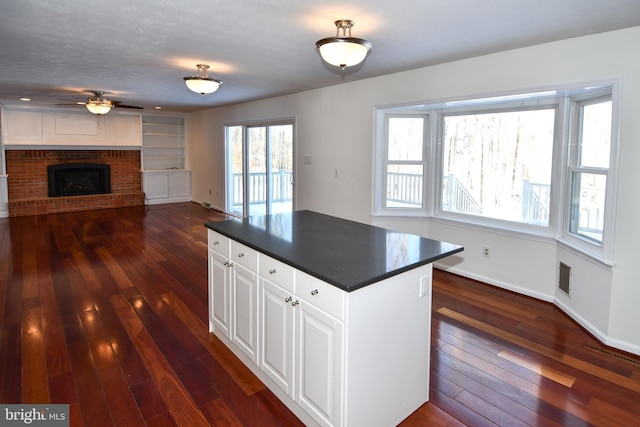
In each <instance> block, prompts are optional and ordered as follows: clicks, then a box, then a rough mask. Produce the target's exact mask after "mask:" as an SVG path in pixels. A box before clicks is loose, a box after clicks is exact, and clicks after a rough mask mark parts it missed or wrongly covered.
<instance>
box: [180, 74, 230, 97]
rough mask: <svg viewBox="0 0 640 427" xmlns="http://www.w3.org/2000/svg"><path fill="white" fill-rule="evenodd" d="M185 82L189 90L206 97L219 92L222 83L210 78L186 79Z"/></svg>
mask: <svg viewBox="0 0 640 427" xmlns="http://www.w3.org/2000/svg"><path fill="white" fill-rule="evenodd" d="M184 82H185V84H186V85H187V87H188V88H189V90H191V91H193V92H196V93H199V94H201V95H205V94H207V93H213V92H215V91H217V90H218V88H219V87H220V85H221V84H222V82H221V81H220V80H216V79H212V78H210V77H185V78H184Z"/></svg>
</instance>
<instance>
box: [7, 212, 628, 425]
mask: <svg viewBox="0 0 640 427" xmlns="http://www.w3.org/2000/svg"><path fill="white" fill-rule="evenodd" d="M223 218H224V216H222V215H221V214H218V213H215V212H213V211H210V210H206V209H203V208H201V207H200V206H199V205H196V204H193V203H183V204H173V205H157V206H152V207H136V208H124V209H108V210H97V211H89V212H81V213H66V214H56V215H47V216H32V217H22V218H11V219H0V380H1V381H0V403H68V404H70V413H71V425H72V426H92V427H93V426H111V425H118V426H144V425H147V426H176V425H178V426H189V427H191V426H202V425H215V426H297V425H301V423H300V422H299V421H298V419H297V418H296V417H294V416H293V415H292V414H291V413H290V412H289V411H288V410H287V409H286V408H285V407H284V406H283V405H282V404H281V403H280V402H279V401H278V400H277V399H276V398H275V397H274V395H273V394H272V393H271V392H269V391H268V390H267V389H265V388H264V386H263V385H262V384H261V383H260V382H259V381H258V380H257V379H256V378H255V377H254V376H253V374H252V373H251V372H250V371H249V370H248V369H247V368H245V367H244V366H243V365H242V364H241V363H240V362H239V361H238V360H237V359H236V358H235V356H233V355H232V354H231V352H230V351H228V350H227V349H226V348H225V347H224V346H223V345H222V344H221V343H220V342H219V341H218V340H217V339H216V338H215V337H214V336H212V335H210V334H209V333H208V331H207V244H206V237H207V234H206V229H205V228H204V227H203V223H204V222H206V221H213V220H219V219H223ZM432 347H433V351H432V361H431V368H432V375H431V401H430V402H429V403H427V404H425V405H423V406H422V407H421V408H419V409H418V410H417V411H416V412H414V413H413V414H412V415H411V416H410V417H409V418H407V419H406V420H405V421H404V422H403V423H402V425H403V426H444V425H449V426H459V425H468V426H496V425H498V426H518V425H536V426H538V425H540V426H587V425H595V426H636V425H640V358H638V357H634V356H631V355H628V354H624V353H621V352H617V351H614V350H612V349H609V348H606V347H603V346H602V345H600V344H599V343H598V342H597V341H596V340H594V339H593V338H592V337H591V336H590V335H589V334H587V333H586V332H585V331H584V330H583V329H581V328H580V327H578V326H577V325H576V324H575V323H574V322H573V321H571V320H570V319H569V318H568V317H567V316H565V315H564V314H562V313H561V312H560V311H559V310H558V309H556V308H555V307H553V306H552V305H549V304H546V303H543V302H539V301H535V300H533V299H530V298H526V297H522V296H519V295H516V294H513V293H510V292H506V291H503V290H500V289H496V288H494V287H491V286H487V285H484V284H481V283H478V282H475V281H473V280H468V279H465V278H462V277H459V276H455V275H452V274H449V273H445V272H441V271H437V272H436V273H435V275H434V289H433V335H432ZM356 427H366V426H356Z"/></svg>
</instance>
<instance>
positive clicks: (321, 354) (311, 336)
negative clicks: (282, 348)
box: [295, 301, 344, 427]
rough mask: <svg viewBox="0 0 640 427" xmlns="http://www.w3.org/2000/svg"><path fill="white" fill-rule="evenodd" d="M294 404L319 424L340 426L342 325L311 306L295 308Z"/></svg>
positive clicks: (303, 304) (302, 303) (304, 305)
mask: <svg viewBox="0 0 640 427" xmlns="http://www.w3.org/2000/svg"><path fill="white" fill-rule="evenodd" d="M296 317H297V321H296V326H297V328H298V332H297V334H296V335H297V336H296V343H297V344H296V345H297V350H296V357H297V362H296V368H297V369H296V377H297V381H296V382H297V387H296V396H295V397H296V399H295V400H296V401H297V402H298V404H299V405H300V406H301V407H302V408H303V409H304V410H305V411H306V412H307V413H308V414H310V415H311V416H312V417H313V418H314V419H315V420H316V421H318V423H320V424H321V425H324V426H334V427H335V426H340V425H342V404H343V398H342V390H343V375H342V372H343V369H342V363H343V360H344V355H343V352H344V344H343V333H344V324H343V323H342V322H341V321H339V320H337V319H336V318H334V317H333V316H330V315H328V314H327V313H325V312H324V311H322V310H319V309H318V308H316V307H314V306H313V305H311V304H309V303H307V302H305V301H301V302H300V303H299V304H298V305H297V306H296Z"/></svg>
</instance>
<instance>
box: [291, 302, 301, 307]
mask: <svg viewBox="0 0 640 427" xmlns="http://www.w3.org/2000/svg"><path fill="white" fill-rule="evenodd" d="M298 304H300V301H298V300H295V301H294V302H292V303H291V305H292V306H294V307H295V306H296V305H298Z"/></svg>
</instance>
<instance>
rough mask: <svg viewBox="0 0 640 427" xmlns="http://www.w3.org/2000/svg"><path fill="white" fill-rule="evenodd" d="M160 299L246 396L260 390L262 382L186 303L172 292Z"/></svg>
mask: <svg viewBox="0 0 640 427" xmlns="http://www.w3.org/2000/svg"><path fill="white" fill-rule="evenodd" d="M162 299H163V300H164V301H165V302H166V303H167V304H168V305H169V306H170V307H171V309H172V310H174V312H175V313H176V315H177V317H178V318H179V319H180V320H181V321H182V323H183V324H184V325H185V326H186V325H190V328H191V329H192V331H193V334H194V336H195V337H196V338H197V339H198V341H200V343H201V344H202V345H203V346H204V347H205V348H206V349H207V351H208V352H209V353H210V354H211V355H212V356H213V358H214V359H215V360H216V361H217V362H218V363H220V364H221V365H222V367H223V368H224V370H225V371H226V372H227V373H228V374H229V375H231V377H232V378H233V380H234V381H235V382H236V383H237V384H238V385H239V386H240V388H242V390H243V391H244V393H245V394H246V395H247V396H251V395H252V394H254V393H256V392H258V391H260V390H262V389H263V388H264V384H263V383H262V382H261V381H260V380H259V379H258V378H257V377H256V376H255V375H254V374H253V373H252V372H251V371H250V370H249V368H247V367H246V366H245V365H243V364H241V363H238V360H237V358H236V356H235V355H234V354H233V353H232V352H231V350H229V348H228V347H227V346H225V345H224V344H222V342H221V341H220V340H218V339H217V338H216V337H215V336H214V335H212V334H210V333H209V328H208V325H207V324H206V323H205V322H202V321H201V320H200V319H199V318H198V317H197V316H196V315H195V314H194V313H193V312H192V311H191V310H190V309H189V307H187V305H186V304H184V303H183V302H182V300H181V299H180V298H178V297H177V295H175V294H174V293H172V292H169V293H166V294H163V295H162Z"/></svg>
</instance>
